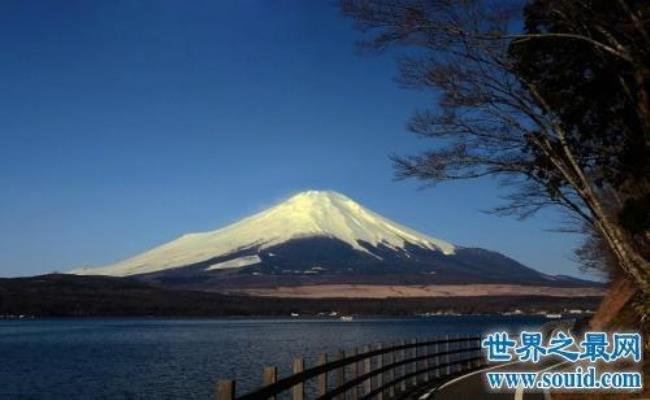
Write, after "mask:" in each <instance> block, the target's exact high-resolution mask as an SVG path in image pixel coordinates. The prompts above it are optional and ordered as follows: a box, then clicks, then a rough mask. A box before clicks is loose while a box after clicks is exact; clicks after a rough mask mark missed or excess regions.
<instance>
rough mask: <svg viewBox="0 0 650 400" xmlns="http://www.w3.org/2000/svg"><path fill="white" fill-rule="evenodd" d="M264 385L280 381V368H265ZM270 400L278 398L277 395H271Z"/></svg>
mask: <svg viewBox="0 0 650 400" xmlns="http://www.w3.org/2000/svg"><path fill="white" fill-rule="evenodd" d="M262 381H263V382H264V386H268V385H272V384H274V383H275V382H277V381H278V369H277V368H276V367H266V368H264V375H263V377H262ZM269 400H276V396H271V397H269Z"/></svg>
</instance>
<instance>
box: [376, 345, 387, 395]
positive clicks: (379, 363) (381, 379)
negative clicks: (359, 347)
mask: <svg viewBox="0 0 650 400" xmlns="http://www.w3.org/2000/svg"><path fill="white" fill-rule="evenodd" d="M376 349H377V351H379V352H381V350H382V345H381V343H379V344H378V345H377V347H376ZM385 355H386V354H385V353H381V354H379V355H378V356H377V364H376V367H377V369H382V368H383V367H384V356H385ZM384 374H385V373H384V372H380V373H379V374H377V377H376V379H375V385H376V386H375V387H373V390H374V389H379V388H380V387H382V385H383V384H384ZM383 399H384V391H383V390H380V391H379V393H377V400H383Z"/></svg>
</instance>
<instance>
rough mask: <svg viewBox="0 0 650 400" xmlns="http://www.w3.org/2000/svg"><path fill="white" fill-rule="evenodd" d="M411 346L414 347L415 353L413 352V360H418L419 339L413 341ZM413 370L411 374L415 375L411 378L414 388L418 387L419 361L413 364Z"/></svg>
mask: <svg viewBox="0 0 650 400" xmlns="http://www.w3.org/2000/svg"><path fill="white" fill-rule="evenodd" d="M411 344H412V345H413V346H414V347H413V351H411V354H412V355H413V358H417V356H418V340H417V339H412V340H411ZM411 368H412V371H411V372H413V374H414V375H413V377H412V378H411V384H413V386H417V385H418V362H417V360H416V361H413V362H412V363H411Z"/></svg>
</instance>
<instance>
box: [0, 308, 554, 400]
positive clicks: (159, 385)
mask: <svg viewBox="0 0 650 400" xmlns="http://www.w3.org/2000/svg"><path fill="white" fill-rule="evenodd" d="M547 321H548V320H546V319H544V318H543V317H480V316H462V317H460V316H459V317H452V316H440V317H427V318H425V317H423V318H409V319H388V318H381V319H355V320H354V321H351V322H345V321H339V320H335V319H299V318H293V319H251V318H247V319H235V318H231V319H227V318H219V319H188V318H183V319H171V318H170V319H151V318H150V319H146V318H129V319H127V318H119V319H117V318H116V319H106V318H103V319H34V320H4V321H3V320H0V357H1V362H0V398H2V399H21V400H22V399H39V400H40V399H65V400H69V399H88V400H91V399H107V400H108V399H111V400H116V399H129V400H130V399H180V398H182V399H211V398H213V396H214V395H213V391H214V385H215V382H216V379H217V378H219V377H222V378H236V379H237V385H238V393H243V392H245V391H248V390H250V389H252V388H254V387H256V386H258V385H259V384H260V381H261V373H262V368H263V367H264V366H268V365H276V366H278V368H279V370H280V374H281V375H284V374H288V373H289V370H290V366H291V360H292V358H293V357H296V356H300V355H304V356H305V357H306V365H307V367H309V366H311V365H313V362H314V360H315V357H316V355H317V354H319V353H325V352H326V353H329V354H333V353H334V352H335V351H336V350H338V349H348V348H352V347H356V346H361V345H365V344H374V343H380V342H381V343H394V342H397V341H399V340H402V339H411V338H430V337H433V336H437V335H445V334H468V333H476V334H480V333H483V332H486V331H489V330H494V329H497V328H503V329H511V330H515V329H520V328H523V327H528V328H532V327H536V326H540V325H541V324H543V323H545V322H547Z"/></svg>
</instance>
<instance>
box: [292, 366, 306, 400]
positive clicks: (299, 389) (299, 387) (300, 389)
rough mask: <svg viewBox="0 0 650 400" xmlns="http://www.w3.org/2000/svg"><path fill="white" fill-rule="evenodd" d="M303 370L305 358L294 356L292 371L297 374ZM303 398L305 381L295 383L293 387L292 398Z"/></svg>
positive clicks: (298, 399)
mask: <svg viewBox="0 0 650 400" xmlns="http://www.w3.org/2000/svg"><path fill="white" fill-rule="evenodd" d="M304 370H305V359H303V358H294V359H293V373H294V374H299V373H301V372H303V371H304ZM304 399H305V383H304V382H300V383H297V384H296V385H295V386H294V387H293V400H304Z"/></svg>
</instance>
